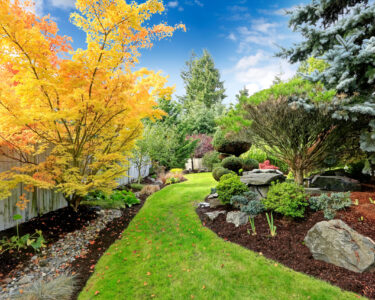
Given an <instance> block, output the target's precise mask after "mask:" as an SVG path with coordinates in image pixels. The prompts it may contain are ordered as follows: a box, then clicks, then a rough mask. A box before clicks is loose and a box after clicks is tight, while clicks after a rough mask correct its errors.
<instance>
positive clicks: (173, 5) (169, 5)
mask: <svg viewBox="0 0 375 300" xmlns="http://www.w3.org/2000/svg"><path fill="white" fill-rule="evenodd" d="M168 7H171V8H176V7H178V1H169V2H168Z"/></svg>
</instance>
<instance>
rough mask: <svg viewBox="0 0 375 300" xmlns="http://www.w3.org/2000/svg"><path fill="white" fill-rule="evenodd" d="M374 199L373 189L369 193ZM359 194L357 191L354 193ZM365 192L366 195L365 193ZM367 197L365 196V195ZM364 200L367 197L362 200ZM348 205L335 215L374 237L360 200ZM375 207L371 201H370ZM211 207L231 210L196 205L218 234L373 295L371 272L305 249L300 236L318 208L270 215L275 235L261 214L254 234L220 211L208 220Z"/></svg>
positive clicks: (318, 217) (315, 219)
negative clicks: (294, 216) (298, 215)
mask: <svg viewBox="0 0 375 300" xmlns="http://www.w3.org/2000/svg"><path fill="white" fill-rule="evenodd" d="M370 195H372V199H374V200H375V193H371V194H370ZM355 196H356V197H360V194H359V193H357V194H355ZM366 196H368V195H366ZM367 199H368V198H367ZM366 201H367V200H366ZM362 202H363V201H360V205H358V206H353V207H352V208H350V209H348V210H346V211H341V212H339V213H338V214H337V215H336V218H340V219H342V220H343V221H344V222H346V223H347V224H348V225H349V226H350V227H352V228H353V229H354V230H357V231H358V232H360V233H361V234H363V235H365V236H368V237H370V238H372V239H373V240H375V227H374V225H375V223H374V221H373V220H371V219H369V218H366V217H365V218H364V220H363V221H361V218H360V217H361V211H362V205H367V203H362ZM371 205H373V206H374V207H375V205H374V204H371ZM215 210H227V211H230V210H233V209H232V208H231V207H229V206H222V207H217V208H215V209H210V208H198V209H197V213H198V215H199V217H200V218H201V220H202V223H203V225H204V226H206V227H208V228H210V229H211V230H213V231H214V232H215V233H216V234H217V235H218V236H220V237H221V238H223V239H225V240H228V241H231V242H234V243H237V244H239V245H241V246H244V247H246V248H248V249H251V250H253V251H256V252H262V254H263V255H264V256H265V257H267V258H270V259H273V260H275V261H278V262H280V263H282V264H283V265H285V266H288V267H289V268H292V269H293V270H296V271H298V272H302V273H305V274H308V275H312V276H314V277H318V278H320V279H322V280H325V281H328V282H330V283H331V284H334V285H337V286H339V287H341V288H342V289H345V290H349V291H353V292H355V293H358V294H361V295H363V296H366V297H368V298H371V299H375V273H362V274H359V273H355V272H352V271H348V270H346V269H344V268H340V267H337V266H334V265H331V264H328V263H325V262H322V261H318V260H315V259H314V258H313V257H312V255H311V253H310V251H309V249H308V248H307V247H306V246H305V245H304V243H303V240H304V238H305V236H306V234H307V232H308V230H309V229H310V228H311V227H313V226H314V225H315V224H316V223H317V222H320V221H323V220H325V219H324V217H323V213H322V212H313V211H307V212H306V216H305V218H304V219H303V220H299V221H296V220H292V221H291V220H285V218H283V217H282V216H280V215H274V222H275V225H276V226H277V235H276V237H274V238H272V237H270V236H269V227H268V223H267V219H266V216H265V214H262V215H259V216H257V217H256V218H255V226H256V231H257V235H256V236H253V235H251V234H248V232H247V231H248V230H250V232H251V226H250V224H246V225H243V226H240V227H238V228H235V226H234V225H233V224H230V223H227V222H226V220H225V216H224V215H220V216H219V217H218V218H217V219H216V220H214V221H211V220H210V219H208V218H207V217H206V216H205V215H204V213H205V212H208V211H215Z"/></svg>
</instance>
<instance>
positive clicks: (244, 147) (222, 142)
mask: <svg viewBox="0 0 375 300" xmlns="http://www.w3.org/2000/svg"><path fill="white" fill-rule="evenodd" d="M212 143H213V146H214V148H215V149H216V150H217V151H218V152H220V153H225V154H231V155H234V156H240V155H241V154H242V153H245V152H246V151H248V150H249V149H250V147H251V143H250V142H248V141H246V140H244V139H242V138H240V137H239V136H236V135H233V134H225V133H224V132H223V131H222V130H221V129H218V130H217V131H216V133H215V135H214V139H213V141H212Z"/></svg>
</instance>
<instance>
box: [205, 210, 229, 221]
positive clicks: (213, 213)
mask: <svg viewBox="0 0 375 300" xmlns="http://www.w3.org/2000/svg"><path fill="white" fill-rule="evenodd" d="M221 214H224V215H225V211H224V210H216V211H211V212H207V213H205V215H206V216H207V217H208V218H209V219H210V220H211V221H214V220H215V219H216V218H217V217H218V216H220V215H221Z"/></svg>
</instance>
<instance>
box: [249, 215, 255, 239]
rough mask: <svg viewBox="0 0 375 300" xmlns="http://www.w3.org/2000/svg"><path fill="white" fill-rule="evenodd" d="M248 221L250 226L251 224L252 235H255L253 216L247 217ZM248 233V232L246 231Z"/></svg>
mask: <svg viewBox="0 0 375 300" xmlns="http://www.w3.org/2000/svg"><path fill="white" fill-rule="evenodd" d="M249 222H250V226H251V231H252V235H257V231H256V228H255V221H254V217H251V216H250V217H249ZM248 233H249V232H248Z"/></svg>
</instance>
